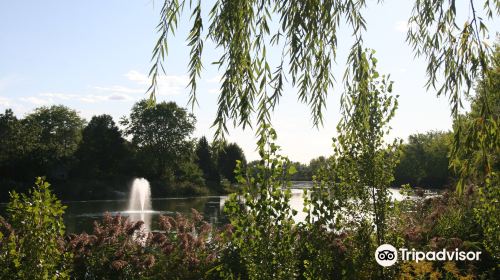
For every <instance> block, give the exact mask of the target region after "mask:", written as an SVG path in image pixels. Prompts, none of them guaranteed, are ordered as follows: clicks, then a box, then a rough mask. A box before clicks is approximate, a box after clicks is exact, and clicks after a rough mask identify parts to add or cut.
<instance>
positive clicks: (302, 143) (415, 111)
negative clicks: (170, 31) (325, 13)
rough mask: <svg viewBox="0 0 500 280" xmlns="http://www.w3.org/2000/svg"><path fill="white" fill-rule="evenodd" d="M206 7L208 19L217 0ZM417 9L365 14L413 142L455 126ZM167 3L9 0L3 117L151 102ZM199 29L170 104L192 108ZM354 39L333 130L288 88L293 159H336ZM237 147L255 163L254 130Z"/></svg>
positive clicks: (278, 119)
mask: <svg viewBox="0 0 500 280" xmlns="http://www.w3.org/2000/svg"><path fill="white" fill-rule="evenodd" d="M206 2H209V4H207V5H206V6H205V7H204V13H205V14H206V12H207V10H208V8H209V7H210V6H211V3H212V1H206ZM374 2H375V1H374ZM412 2H413V1H400V0H399V1H398V0H386V1H384V3H383V4H382V5H375V4H371V5H370V6H369V7H368V9H367V11H366V13H365V15H366V18H367V21H368V31H367V33H366V35H365V42H366V46H367V47H370V48H373V49H375V50H376V51H377V58H378V60H379V65H378V66H379V72H381V73H390V74H391V78H392V80H393V81H394V82H395V84H394V92H395V93H396V94H399V95H400V98H399V109H398V111H397V113H396V117H395V118H394V120H393V122H392V123H391V125H392V128H393V132H392V133H391V135H390V137H389V138H394V137H400V138H404V139H405V138H406V137H407V136H408V135H410V134H412V133H417V132H425V131H428V130H448V129H449V128H450V127H451V118H450V116H449V115H450V113H449V112H450V111H449V107H448V102H447V99H446V97H442V98H437V97H436V96H435V94H434V92H433V91H429V92H426V90H425V88H424V84H425V64H424V61H422V60H421V59H414V58H413V54H412V52H411V49H410V48H409V47H408V46H407V44H406V43H405V32H406V25H405V22H406V20H407V19H408V17H409V15H410V12H411V8H412V6H411V5H412ZM160 4H161V3H160V2H159V1H157V2H153V1H151V0H133V1H132V0H130V1H123V0H121V1H120V0H86V1H62V0H58V1H56V0H47V1H34V0H33V1H23V0H20V1H1V2H0V110H1V111H3V110H5V109H6V108H12V109H13V110H14V112H15V113H16V114H17V115H18V116H23V115H25V114H26V113H29V112H30V111H32V110H33V109H34V108H36V107H39V106H43V105H51V104H64V105H67V106H69V107H71V108H74V109H76V110H77V111H79V112H80V114H81V115H82V116H83V117H84V118H85V119H87V120H89V119H90V118H91V116H92V115H95V114H111V115H112V116H113V117H114V118H115V121H118V119H119V118H120V117H121V116H124V115H127V114H128V112H129V110H130V108H131V107H132V105H133V104H134V102H136V101H137V100H140V99H142V98H144V97H146V95H145V94H144V93H145V89H146V88H147V86H148V79H147V76H146V74H147V73H148V70H149V67H150V63H149V60H150V56H151V49H152V47H153V44H154V43H155V41H156V32H155V26H156V24H157V20H158V13H159V8H160V7H159V6H160ZM186 15H187V14H186ZM494 23H495V24H491V25H490V26H491V27H496V28H497V29H493V30H490V31H491V33H492V34H494V33H495V32H498V31H499V30H498V27H499V26H500V25H499V24H498V20H496V21H495V22H494ZM205 26H207V24H205ZM189 28H190V22H189V17H188V16H184V17H183V19H182V20H181V22H180V24H179V31H178V32H177V33H176V34H177V36H176V37H174V38H172V40H171V41H170V47H169V49H170V56H169V58H168V59H167V62H166V65H167V76H166V77H163V78H162V80H161V94H160V95H159V96H158V100H160V101H162V100H167V101H175V102H177V103H178V104H179V105H181V106H186V104H187V100H188V95H187V93H188V92H189V90H188V89H186V84H187V71H186V70H187V68H186V65H187V58H188V53H189V49H188V48H187V47H186V43H185V38H186V36H187V30H189ZM350 40H351V38H350V35H349V32H348V30H347V29H345V30H344V31H341V33H340V36H339V56H338V60H337V65H336V66H334V67H333V69H332V71H334V73H335V75H336V77H337V80H338V81H339V84H337V85H336V86H335V88H334V89H333V90H332V91H331V94H330V97H329V99H328V102H327V106H328V109H327V112H326V114H325V123H324V126H323V127H321V128H319V129H317V128H314V127H312V122H311V118H310V115H309V111H308V107H307V105H305V104H301V103H299V102H298V101H297V95H296V90H294V89H293V88H291V86H287V87H286V90H285V94H284V97H283V99H282V100H281V102H280V105H279V107H278V109H277V110H276V112H275V113H274V115H273V122H274V124H275V127H276V129H277V131H278V144H279V145H281V146H282V149H283V154H285V155H288V156H289V157H290V159H292V160H296V161H302V162H308V161H309V160H310V159H311V158H313V157H317V156H319V155H328V154H330V153H331V138H332V137H333V136H335V134H336V131H335V126H336V124H337V122H338V120H339V117H340V115H339V96H340V94H341V92H342V86H341V84H340V83H341V77H342V73H343V70H344V64H345V55H346V52H347V50H348V47H349V46H350V42H351V41H350ZM218 55H220V52H219V51H217V50H214V46H213V45H212V44H210V43H206V45H205V57H204V65H205V70H204V72H203V74H202V77H201V80H200V85H199V91H198V98H199V104H200V106H199V107H196V108H195V109H194V111H193V113H194V114H195V116H196V117H197V120H198V121H197V126H196V127H197V128H196V132H195V136H196V137H199V136H201V135H206V136H208V138H209V139H210V138H211V137H212V135H213V132H214V130H213V129H211V128H210V126H211V123H212V121H213V119H214V116H215V112H216V99H217V94H218V88H219V83H218V79H219V77H220V74H219V73H218V72H217V68H215V67H213V66H212V65H210V63H211V62H212V61H214V60H216V59H217V58H218ZM272 55H279V53H276V54H272ZM229 140H231V141H236V142H238V144H240V145H241V146H242V147H243V149H244V150H245V153H246V154H247V158H249V159H256V158H257V153H256V152H255V136H254V133H253V131H251V130H245V131H242V130H241V129H237V128H236V129H231V134H230V136H229Z"/></svg>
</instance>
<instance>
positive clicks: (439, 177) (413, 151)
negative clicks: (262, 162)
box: [249, 131, 454, 189]
mask: <svg viewBox="0 0 500 280" xmlns="http://www.w3.org/2000/svg"><path fill="white" fill-rule="evenodd" d="M452 140H453V136H452V133H451V132H443V131H430V132H427V133H418V134H413V135H410V136H409V137H408V140H407V141H406V142H404V143H403V144H402V145H401V147H400V152H401V155H400V161H399V163H398V164H397V165H396V169H395V172H394V181H393V183H392V185H393V187H400V186H401V185H404V184H410V186H412V187H419V188H432V189H439V188H444V187H446V186H448V185H450V183H452V181H453V180H454V178H453V176H452V173H451V172H450V171H449V161H448V158H449V153H450V147H451V141H452ZM327 162H328V161H327V158H326V157H324V156H320V157H318V158H315V159H312V160H311V161H310V162H309V164H303V163H300V162H294V165H295V168H296V169H297V172H296V173H295V174H293V175H292V177H291V179H292V180H293V181H310V180H312V179H313V176H314V175H315V174H316V173H317V171H318V170H319V169H320V168H321V166H323V165H325V164H327ZM251 164H253V162H251V163H249V165H251Z"/></svg>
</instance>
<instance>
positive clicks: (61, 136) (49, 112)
mask: <svg viewBox="0 0 500 280" xmlns="http://www.w3.org/2000/svg"><path fill="white" fill-rule="evenodd" d="M23 122H24V123H25V127H26V129H28V130H29V131H33V132H34V133H35V135H36V139H35V141H34V147H33V149H32V151H31V153H30V157H31V160H30V162H31V163H32V164H35V165H36V167H35V169H34V170H33V172H37V173H38V174H33V175H47V176H50V177H53V178H57V179H61V178H64V177H65V176H67V173H68V171H69V169H70V165H71V164H72V160H73V155H74V153H75V152H76V150H77V148H78V145H79V144H80V141H81V137H82V135H81V134H82V129H83V126H84V123H85V121H84V120H83V119H81V118H80V117H79V116H78V113H77V112H76V111H75V110H72V109H69V108H68V107H65V106H62V105H53V106H51V107H40V108H37V109H35V111H34V112H32V113H30V114H29V115H27V116H26V118H25V119H24V120H23Z"/></svg>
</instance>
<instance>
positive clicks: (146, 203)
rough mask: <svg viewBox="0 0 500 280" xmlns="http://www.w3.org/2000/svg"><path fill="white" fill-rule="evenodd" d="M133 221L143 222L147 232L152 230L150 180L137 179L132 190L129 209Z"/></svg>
mask: <svg viewBox="0 0 500 280" xmlns="http://www.w3.org/2000/svg"><path fill="white" fill-rule="evenodd" d="M125 213H128V214H129V217H130V220H131V221H143V222H144V227H145V229H146V230H149V229H150V225H151V218H152V214H153V211H152V209H151V188H150V186H149V182H148V180H146V179H144V178H136V179H134V181H133V182H132V186H131V188H130V196H129V201H128V209H127V211H126V212H125Z"/></svg>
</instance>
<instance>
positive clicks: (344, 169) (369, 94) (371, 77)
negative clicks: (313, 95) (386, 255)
mask: <svg viewBox="0 0 500 280" xmlns="http://www.w3.org/2000/svg"><path fill="white" fill-rule="evenodd" d="M373 54H374V51H372V52H370V51H366V52H361V53H359V54H358V55H359V56H358V57H357V58H356V59H357V60H359V63H360V64H361V65H363V67H361V68H359V69H357V70H356V71H355V72H354V73H350V74H351V75H352V76H351V75H350V76H349V77H348V79H346V81H348V82H347V85H346V88H347V91H346V92H345V93H344V94H343V96H342V98H343V99H344V100H343V106H342V115H343V118H342V119H341V121H340V122H339V124H338V126H337V130H338V134H339V136H338V137H337V138H336V139H334V145H333V147H334V154H333V156H332V157H330V158H329V160H328V161H327V162H326V164H324V165H323V167H322V168H321V169H320V171H319V173H318V174H317V176H316V180H315V182H314V185H313V189H312V191H311V192H310V197H307V195H305V198H304V199H305V205H306V207H307V210H308V216H307V221H308V225H307V226H308V227H309V229H310V230H311V231H317V232H318V233H317V236H320V234H321V232H322V231H321V230H322V229H323V228H329V229H332V230H334V231H340V232H347V233H348V234H349V233H350V234H352V238H353V241H352V242H354V243H355V244H356V246H354V249H353V252H351V256H350V258H351V259H352V262H353V263H354V265H352V267H351V269H353V268H355V269H356V270H352V271H350V272H348V273H349V274H352V275H353V278H356V279H362V278H366V277H367V275H373V272H372V270H373V269H375V268H376V265H374V263H373V258H372V254H373V252H374V249H375V248H376V247H375V246H379V245H381V244H384V243H385V241H386V233H387V224H386V216H387V212H388V209H389V191H388V188H389V187H390V184H391V182H392V180H393V170H394V168H395V165H396V163H397V158H398V141H397V140H395V141H394V143H392V144H387V143H385V142H384V137H385V136H386V135H387V134H388V133H389V125H388V124H389V121H390V120H391V119H392V117H393V116H394V112H395V110H396V108H397V96H392V95H391V93H392V82H391V81H389V78H388V77H386V76H384V75H383V76H380V75H379V73H378V72H377V71H376V65H377V60H376V59H375V57H374V55H373ZM372 223H373V225H374V226H372ZM373 231H374V232H373ZM372 235H375V244H372V242H371V241H370V240H371V239H372ZM374 245H375V246H374ZM308 250H309V255H310V256H315V255H322V256H323V255H325V254H326V255H328V254H332V253H333V252H330V253H329V252H324V251H323V250H324V247H323V245H321V244H318V243H313V242H312V243H311V244H310V246H309V249H308ZM330 259H333V257H332V258H330ZM327 260H328V259H327ZM307 261H308V264H309V265H308V267H307V269H306V271H305V274H307V275H308V276H309V277H311V278H317V277H326V276H325V274H324V273H322V274H320V275H322V276H320V275H317V273H318V271H323V269H321V267H322V266H330V264H326V263H321V259H320V258H317V259H316V258H313V259H309V260H307ZM339 265H340V264H339ZM327 273H329V272H327ZM378 278H380V279H384V274H383V271H382V270H381V269H380V270H379V273H378Z"/></svg>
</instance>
